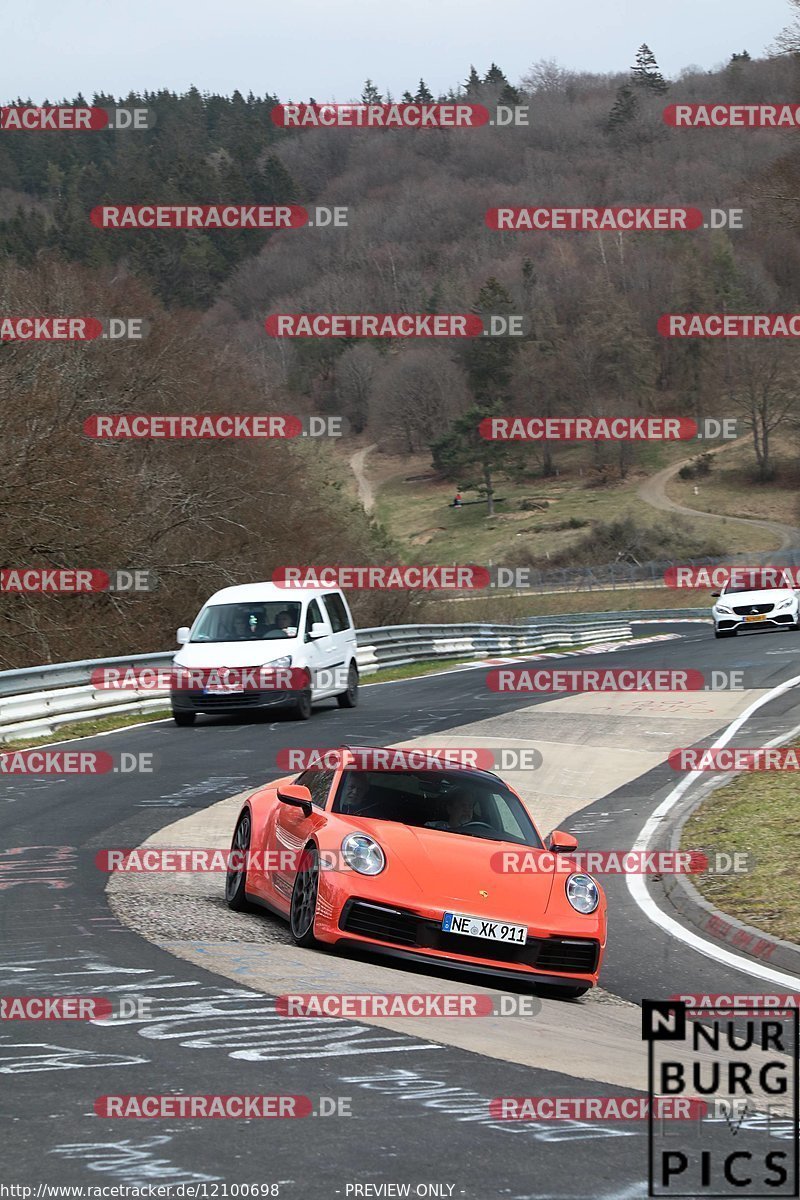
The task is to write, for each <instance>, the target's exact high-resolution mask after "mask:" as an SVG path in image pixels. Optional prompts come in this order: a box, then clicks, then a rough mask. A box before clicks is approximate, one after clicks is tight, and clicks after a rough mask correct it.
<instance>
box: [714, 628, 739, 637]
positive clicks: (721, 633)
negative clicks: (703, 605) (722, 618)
mask: <svg viewBox="0 0 800 1200" xmlns="http://www.w3.org/2000/svg"><path fill="white" fill-rule="evenodd" d="M714 637H715V638H728V637H736V630H735V629H715V630H714Z"/></svg>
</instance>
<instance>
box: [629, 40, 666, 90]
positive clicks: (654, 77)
mask: <svg viewBox="0 0 800 1200" xmlns="http://www.w3.org/2000/svg"><path fill="white" fill-rule="evenodd" d="M631 77H632V79H633V82H634V84H635V85H636V87H640V88H645V89H647V90H648V91H651V92H657V93H663V92H666V90H667V88H668V87H669V84H668V83H667V81H666V79H665V78H664V76H663V75H662V74H661V72H660V71H659V69H658V63H657V62H656V56H655V55H654V54H653V51H652V50H651V49H650V47H649V46H647V45H645V44H642V45H641V46H640V47H639V49H638V50H637V51H636V62H635V63H634V65H633V67H631Z"/></svg>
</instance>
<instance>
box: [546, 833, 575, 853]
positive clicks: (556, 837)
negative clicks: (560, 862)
mask: <svg viewBox="0 0 800 1200" xmlns="http://www.w3.org/2000/svg"><path fill="white" fill-rule="evenodd" d="M550 849H551V850H552V851H553V853H554V854H571V853H572V851H573V850H577V849H578V839H577V838H576V837H573V836H572V834H571V833H565V832H564V830H563V829H554V830H553V832H552V833H551V834H550Z"/></svg>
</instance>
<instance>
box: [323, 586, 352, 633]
mask: <svg viewBox="0 0 800 1200" xmlns="http://www.w3.org/2000/svg"><path fill="white" fill-rule="evenodd" d="M323 599H324V601H325V607H326V608H327V610H328V616H329V617H330V619H331V629H332V630H333V632H334V633H341V632H342V630H343V629H349V628H350V620H349V618H348V616H347V609H346V608H345V606H344V604H343V603H342V597H341V596H339V595H337V593H336V592H328V593H327V594H326V595H325V596H324V597H323Z"/></svg>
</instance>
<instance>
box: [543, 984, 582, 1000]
mask: <svg viewBox="0 0 800 1200" xmlns="http://www.w3.org/2000/svg"><path fill="white" fill-rule="evenodd" d="M540 990H541V993H542V995H543V996H552V997H553V999H554V1000H578V999H580V997H581V996H585V995H586V993H587V992H588V991H590V990H591V984H589V983H581V984H575V985H573V986H572V987H560V986H558V985H557V984H552V985H550V984H548V985H547V987H542V988H541V989H540Z"/></svg>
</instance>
